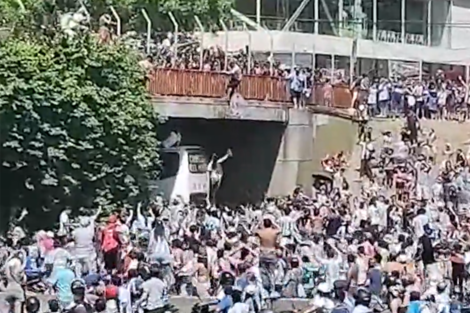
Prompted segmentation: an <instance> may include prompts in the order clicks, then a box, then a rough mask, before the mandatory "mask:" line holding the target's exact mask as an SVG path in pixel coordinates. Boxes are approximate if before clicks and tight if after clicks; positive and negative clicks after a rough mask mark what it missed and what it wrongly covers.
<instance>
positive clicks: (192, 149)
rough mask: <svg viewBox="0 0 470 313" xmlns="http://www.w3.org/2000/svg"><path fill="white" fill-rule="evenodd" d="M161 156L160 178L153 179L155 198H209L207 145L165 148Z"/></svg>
mask: <svg viewBox="0 0 470 313" xmlns="http://www.w3.org/2000/svg"><path fill="white" fill-rule="evenodd" d="M160 157H161V160H162V172H161V175H160V179H159V180H157V181H151V182H150V186H149V188H150V195H151V197H152V199H154V198H155V197H156V196H158V195H160V196H162V197H163V198H164V199H166V200H168V201H171V200H173V199H177V198H181V199H183V200H184V201H185V203H201V202H203V201H206V200H207V199H208V197H209V190H210V182H209V173H208V172H207V163H208V160H207V157H206V154H205V152H204V149H202V148H201V147H199V146H179V147H171V148H163V149H161V151H160Z"/></svg>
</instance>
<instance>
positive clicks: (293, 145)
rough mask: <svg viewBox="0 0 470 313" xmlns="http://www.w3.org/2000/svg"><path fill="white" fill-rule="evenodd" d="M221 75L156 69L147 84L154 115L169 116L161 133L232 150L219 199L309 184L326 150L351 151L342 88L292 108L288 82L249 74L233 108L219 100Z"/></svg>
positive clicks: (239, 198) (258, 196)
mask: <svg viewBox="0 0 470 313" xmlns="http://www.w3.org/2000/svg"><path fill="white" fill-rule="evenodd" d="M226 80H227V78H226V76H224V75H222V74H217V73H208V72H199V71H175V70H157V71H156V72H155V73H154V74H153V76H151V79H150V83H149V91H150V93H151V95H152V96H153V105H154V108H155V110H156V112H158V113H159V114H160V115H161V116H163V117H165V118H167V122H166V123H165V125H164V126H163V130H162V134H161V135H162V136H163V137H165V136H166V134H168V133H169V132H170V131H175V130H176V131H179V132H180V133H181V134H182V144H191V145H194V144H195V145H200V146H203V147H204V148H205V149H206V150H207V151H208V152H209V153H213V152H215V153H217V154H219V155H220V154H223V153H224V151H225V150H226V149H227V148H231V149H232V151H233V153H234V157H233V158H232V159H230V160H229V161H228V162H227V163H225V164H224V171H225V178H224V183H223V184H222V188H221V190H220V191H219V194H218V195H219V196H220V199H219V200H221V201H223V202H229V203H237V202H240V201H241V202H244V201H257V200H259V199H261V198H262V197H263V196H264V195H266V194H267V195H268V196H278V195H285V194H288V193H290V192H292V190H293V189H294V188H295V187H296V186H298V185H302V186H305V187H309V186H311V183H312V177H311V175H312V172H313V171H315V170H318V169H319V163H320V162H319V161H320V160H319V159H320V158H321V157H323V156H324V155H325V153H333V152H338V151H340V150H351V149H352V146H353V142H354V138H355V131H356V127H355V125H354V123H353V122H352V117H351V116H350V115H349V114H347V111H348V110H347V109H346V108H348V107H349V106H350V96H349V91H348V89H347V88H345V87H338V88H336V89H335V92H334V93H333V94H332V97H333V101H331V102H332V103H333V106H330V107H327V106H324V105H323V104H324V103H325V101H324V100H325V99H324V98H323V90H322V89H321V87H319V88H315V89H314V91H315V92H314V96H313V97H312V99H311V101H310V102H309V105H308V109H306V110H295V109H293V108H292V107H291V105H290V102H289V98H288V92H287V89H286V85H285V81H282V80H279V79H275V78H271V77H259V76H246V77H244V78H243V81H242V84H241V86H240V95H239V96H238V97H237V101H236V106H235V108H231V107H230V106H229V105H228V101H227V100H224V97H225V87H226ZM338 127H339V128H338ZM328 129H330V130H328ZM335 129H336V130H335ZM319 134H322V135H321V136H319ZM320 137H322V138H320ZM322 141H323V143H322ZM336 144H338V146H336ZM325 147H326V148H325ZM241 186H243V187H241ZM306 189H308V190H310V188H306Z"/></svg>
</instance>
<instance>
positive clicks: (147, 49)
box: [142, 9, 152, 54]
mask: <svg viewBox="0 0 470 313" xmlns="http://www.w3.org/2000/svg"><path fill="white" fill-rule="evenodd" d="M142 15H143V16H144V18H145V21H146V22H147V43H146V47H145V50H146V53H147V54H150V41H151V40H152V21H151V20H150V18H149V15H148V14H147V11H145V9H142Z"/></svg>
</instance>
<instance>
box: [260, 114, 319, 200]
mask: <svg viewBox="0 0 470 313" xmlns="http://www.w3.org/2000/svg"><path fill="white" fill-rule="evenodd" d="M314 131H315V125H314V119H313V114H312V113H310V112H308V111H307V110H305V111H304V110H298V109H297V110H295V109H289V111H288V122H287V127H286V128H285V131H284V134H283V136H282V142H281V145H280V147H279V152H278V156H277V159H276V163H275V166H274V171H273V174H272V176H271V181H270V184H269V189H268V196H270V197H272V196H283V195H286V194H291V193H292V191H293V190H294V188H295V187H296V186H299V185H301V186H303V187H304V190H305V192H306V193H307V194H310V193H311V190H312V188H311V186H312V182H313V181H312V155H313V136H314Z"/></svg>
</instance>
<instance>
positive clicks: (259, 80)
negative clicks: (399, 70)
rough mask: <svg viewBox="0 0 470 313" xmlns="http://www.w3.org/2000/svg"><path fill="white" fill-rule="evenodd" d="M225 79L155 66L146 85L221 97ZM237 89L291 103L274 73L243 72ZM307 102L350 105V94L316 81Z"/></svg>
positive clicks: (161, 91)
mask: <svg viewBox="0 0 470 313" xmlns="http://www.w3.org/2000/svg"><path fill="white" fill-rule="evenodd" d="M227 81H228V76H227V75H224V74H223V73H218V72H202V71H192V70H176V69H156V70H155V71H154V72H152V73H151V74H150V75H149V86H148V88H149V92H150V93H151V95H152V96H176V97H202V98H223V97H224V96H225V95H226V86H227ZM239 92H240V94H241V95H242V97H243V98H244V99H245V100H257V101H262V102H271V103H275V104H278V105H286V104H288V103H290V95H289V92H288V88H287V82H286V81H285V80H283V79H281V78H277V77H269V76H255V75H245V76H244V77H243V79H242V82H241V84H240V87H239ZM308 104H309V105H322V106H332V107H336V108H349V107H350V105H351V94H350V92H349V88H347V87H346V86H334V87H329V86H327V85H315V86H314V88H313V90H312V96H311V97H310V99H309V100H308Z"/></svg>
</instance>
